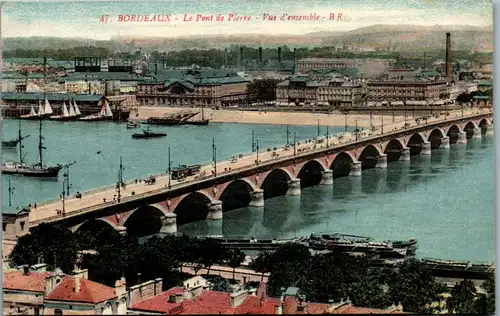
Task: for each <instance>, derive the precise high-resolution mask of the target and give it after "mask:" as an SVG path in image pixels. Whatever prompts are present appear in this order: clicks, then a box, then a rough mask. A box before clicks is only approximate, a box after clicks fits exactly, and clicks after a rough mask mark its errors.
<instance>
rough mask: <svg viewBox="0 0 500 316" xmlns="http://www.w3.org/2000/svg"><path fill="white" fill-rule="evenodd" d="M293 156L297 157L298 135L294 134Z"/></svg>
mask: <svg viewBox="0 0 500 316" xmlns="http://www.w3.org/2000/svg"><path fill="white" fill-rule="evenodd" d="M293 155H294V156H296V155H297V133H296V132H293Z"/></svg>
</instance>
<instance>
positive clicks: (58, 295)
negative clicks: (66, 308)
mask: <svg viewBox="0 0 500 316" xmlns="http://www.w3.org/2000/svg"><path fill="white" fill-rule="evenodd" d="M115 297H116V293H115V289H114V288H112V287H109V286H106V285H103V284H100V283H97V282H94V281H90V280H87V279H80V290H79V291H78V292H75V278H73V277H65V278H63V279H62V281H61V283H59V285H58V286H57V287H56V288H55V289H54V290H53V291H52V292H50V293H49V295H48V296H47V298H46V299H47V300H53V301H70V302H84V303H94V304H95V303H100V302H104V301H107V300H110V299H113V298H115Z"/></svg>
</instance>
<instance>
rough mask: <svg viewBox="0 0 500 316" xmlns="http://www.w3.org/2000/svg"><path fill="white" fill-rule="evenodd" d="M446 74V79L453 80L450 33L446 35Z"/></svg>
mask: <svg viewBox="0 0 500 316" xmlns="http://www.w3.org/2000/svg"><path fill="white" fill-rule="evenodd" d="M445 59H446V61H445V73H446V78H448V79H450V78H451V64H450V32H447V33H446V56H445Z"/></svg>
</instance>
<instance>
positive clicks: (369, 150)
mask: <svg viewBox="0 0 500 316" xmlns="http://www.w3.org/2000/svg"><path fill="white" fill-rule="evenodd" d="M379 156H380V151H379V150H378V148H377V147H375V146H373V145H368V146H366V147H365V148H363V151H362V152H361V154H360V155H359V159H358V160H359V161H361V169H362V170H365V169H371V168H375V166H376V165H377V161H378V157H379Z"/></svg>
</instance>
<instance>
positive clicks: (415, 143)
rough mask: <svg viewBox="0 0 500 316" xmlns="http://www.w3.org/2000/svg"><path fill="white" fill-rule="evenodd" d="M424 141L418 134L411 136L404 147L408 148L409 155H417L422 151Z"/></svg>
mask: <svg viewBox="0 0 500 316" xmlns="http://www.w3.org/2000/svg"><path fill="white" fill-rule="evenodd" d="M424 142H425V139H424V137H423V136H422V135H420V133H416V134H413V135H411V137H410V139H409V140H408V144H407V146H406V147H409V148H410V155H418V154H420V152H421V151H422V146H423V144H424Z"/></svg>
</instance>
